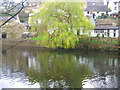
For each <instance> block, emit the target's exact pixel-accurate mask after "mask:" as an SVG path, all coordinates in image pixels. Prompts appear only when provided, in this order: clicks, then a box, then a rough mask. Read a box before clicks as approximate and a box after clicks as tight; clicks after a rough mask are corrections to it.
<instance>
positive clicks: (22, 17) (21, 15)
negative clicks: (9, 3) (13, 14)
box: [19, 11, 29, 22]
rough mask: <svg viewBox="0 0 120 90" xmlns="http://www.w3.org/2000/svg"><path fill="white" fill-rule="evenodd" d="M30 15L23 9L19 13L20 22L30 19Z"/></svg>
mask: <svg viewBox="0 0 120 90" xmlns="http://www.w3.org/2000/svg"><path fill="white" fill-rule="evenodd" d="M28 16H29V14H28V13H25V12H24V11H22V12H21V13H20V14H19V18H20V22H26V21H28Z"/></svg>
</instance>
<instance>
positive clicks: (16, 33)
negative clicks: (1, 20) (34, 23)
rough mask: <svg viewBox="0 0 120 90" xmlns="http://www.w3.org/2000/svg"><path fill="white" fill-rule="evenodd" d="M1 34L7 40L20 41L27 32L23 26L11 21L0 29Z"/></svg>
mask: <svg viewBox="0 0 120 90" xmlns="http://www.w3.org/2000/svg"><path fill="white" fill-rule="evenodd" d="M2 32H5V33H6V36H7V38H8V39H11V38H13V39H20V38H22V34H23V32H28V30H27V28H26V26H25V25H24V24H22V23H17V22H14V21H12V22H10V23H9V24H8V25H5V26H3V27H2Z"/></svg>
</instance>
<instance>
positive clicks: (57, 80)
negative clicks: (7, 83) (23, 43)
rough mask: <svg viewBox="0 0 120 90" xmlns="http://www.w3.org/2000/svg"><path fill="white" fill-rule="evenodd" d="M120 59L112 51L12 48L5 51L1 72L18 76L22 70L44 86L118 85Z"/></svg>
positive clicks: (99, 86) (26, 75)
mask: <svg viewBox="0 0 120 90" xmlns="http://www.w3.org/2000/svg"><path fill="white" fill-rule="evenodd" d="M119 58H120V57H118V56H117V55H115V54H114V53H109V52H104V53H103V52H102V53H101V52H95V51H86V50H48V49H39V48H12V49H10V50H7V51H6V52H4V53H2V72H3V73H4V74H5V75H6V76H7V77H13V76H12V74H14V73H16V75H17V77H13V78H16V79H17V78H18V77H19V78H22V77H21V76H20V75H19V72H22V73H23V74H24V76H25V78H29V82H32V83H39V84H40V86H41V87H45V88H47V87H54V88H55V87H70V88H79V87H80V88H81V87H88V85H89V86H92V87H94V88H102V87H104V88H107V87H110V88H113V87H119V82H120V59H119ZM17 73H18V74H17ZM3 78H4V77H3ZM21 80H23V78H22V79H21ZM88 88H89V87H88Z"/></svg>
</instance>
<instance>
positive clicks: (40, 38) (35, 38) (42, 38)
mask: <svg viewBox="0 0 120 90" xmlns="http://www.w3.org/2000/svg"><path fill="white" fill-rule="evenodd" d="M31 39H32V40H44V37H43V36H41V37H33V38H31Z"/></svg>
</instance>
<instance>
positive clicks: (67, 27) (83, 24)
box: [30, 2, 93, 48]
mask: <svg viewBox="0 0 120 90" xmlns="http://www.w3.org/2000/svg"><path fill="white" fill-rule="evenodd" d="M34 14H35V15H34V16H32V18H31V23H30V25H31V27H32V30H33V31H34V30H35V31H36V32H38V33H39V35H38V36H39V37H41V36H44V40H42V42H41V43H39V41H38V44H40V45H42V46H44V47H52V48H75V46H76V44H77V43H78V41H79V38H80V37H81V36H82V34H81V33H80V32H81V31H82V30H83V32H84V33H85V32H87V31H88V30H92V29H93V25H92V23H91V22H90V21H89V20H88V19H87V18H86V17H85V16H84V3H83V2H49V3H48V2H47V3H44V4H43V8H41V9H40V12H38V13H34ZM75 32H76V34H75Z"/></svg>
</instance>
